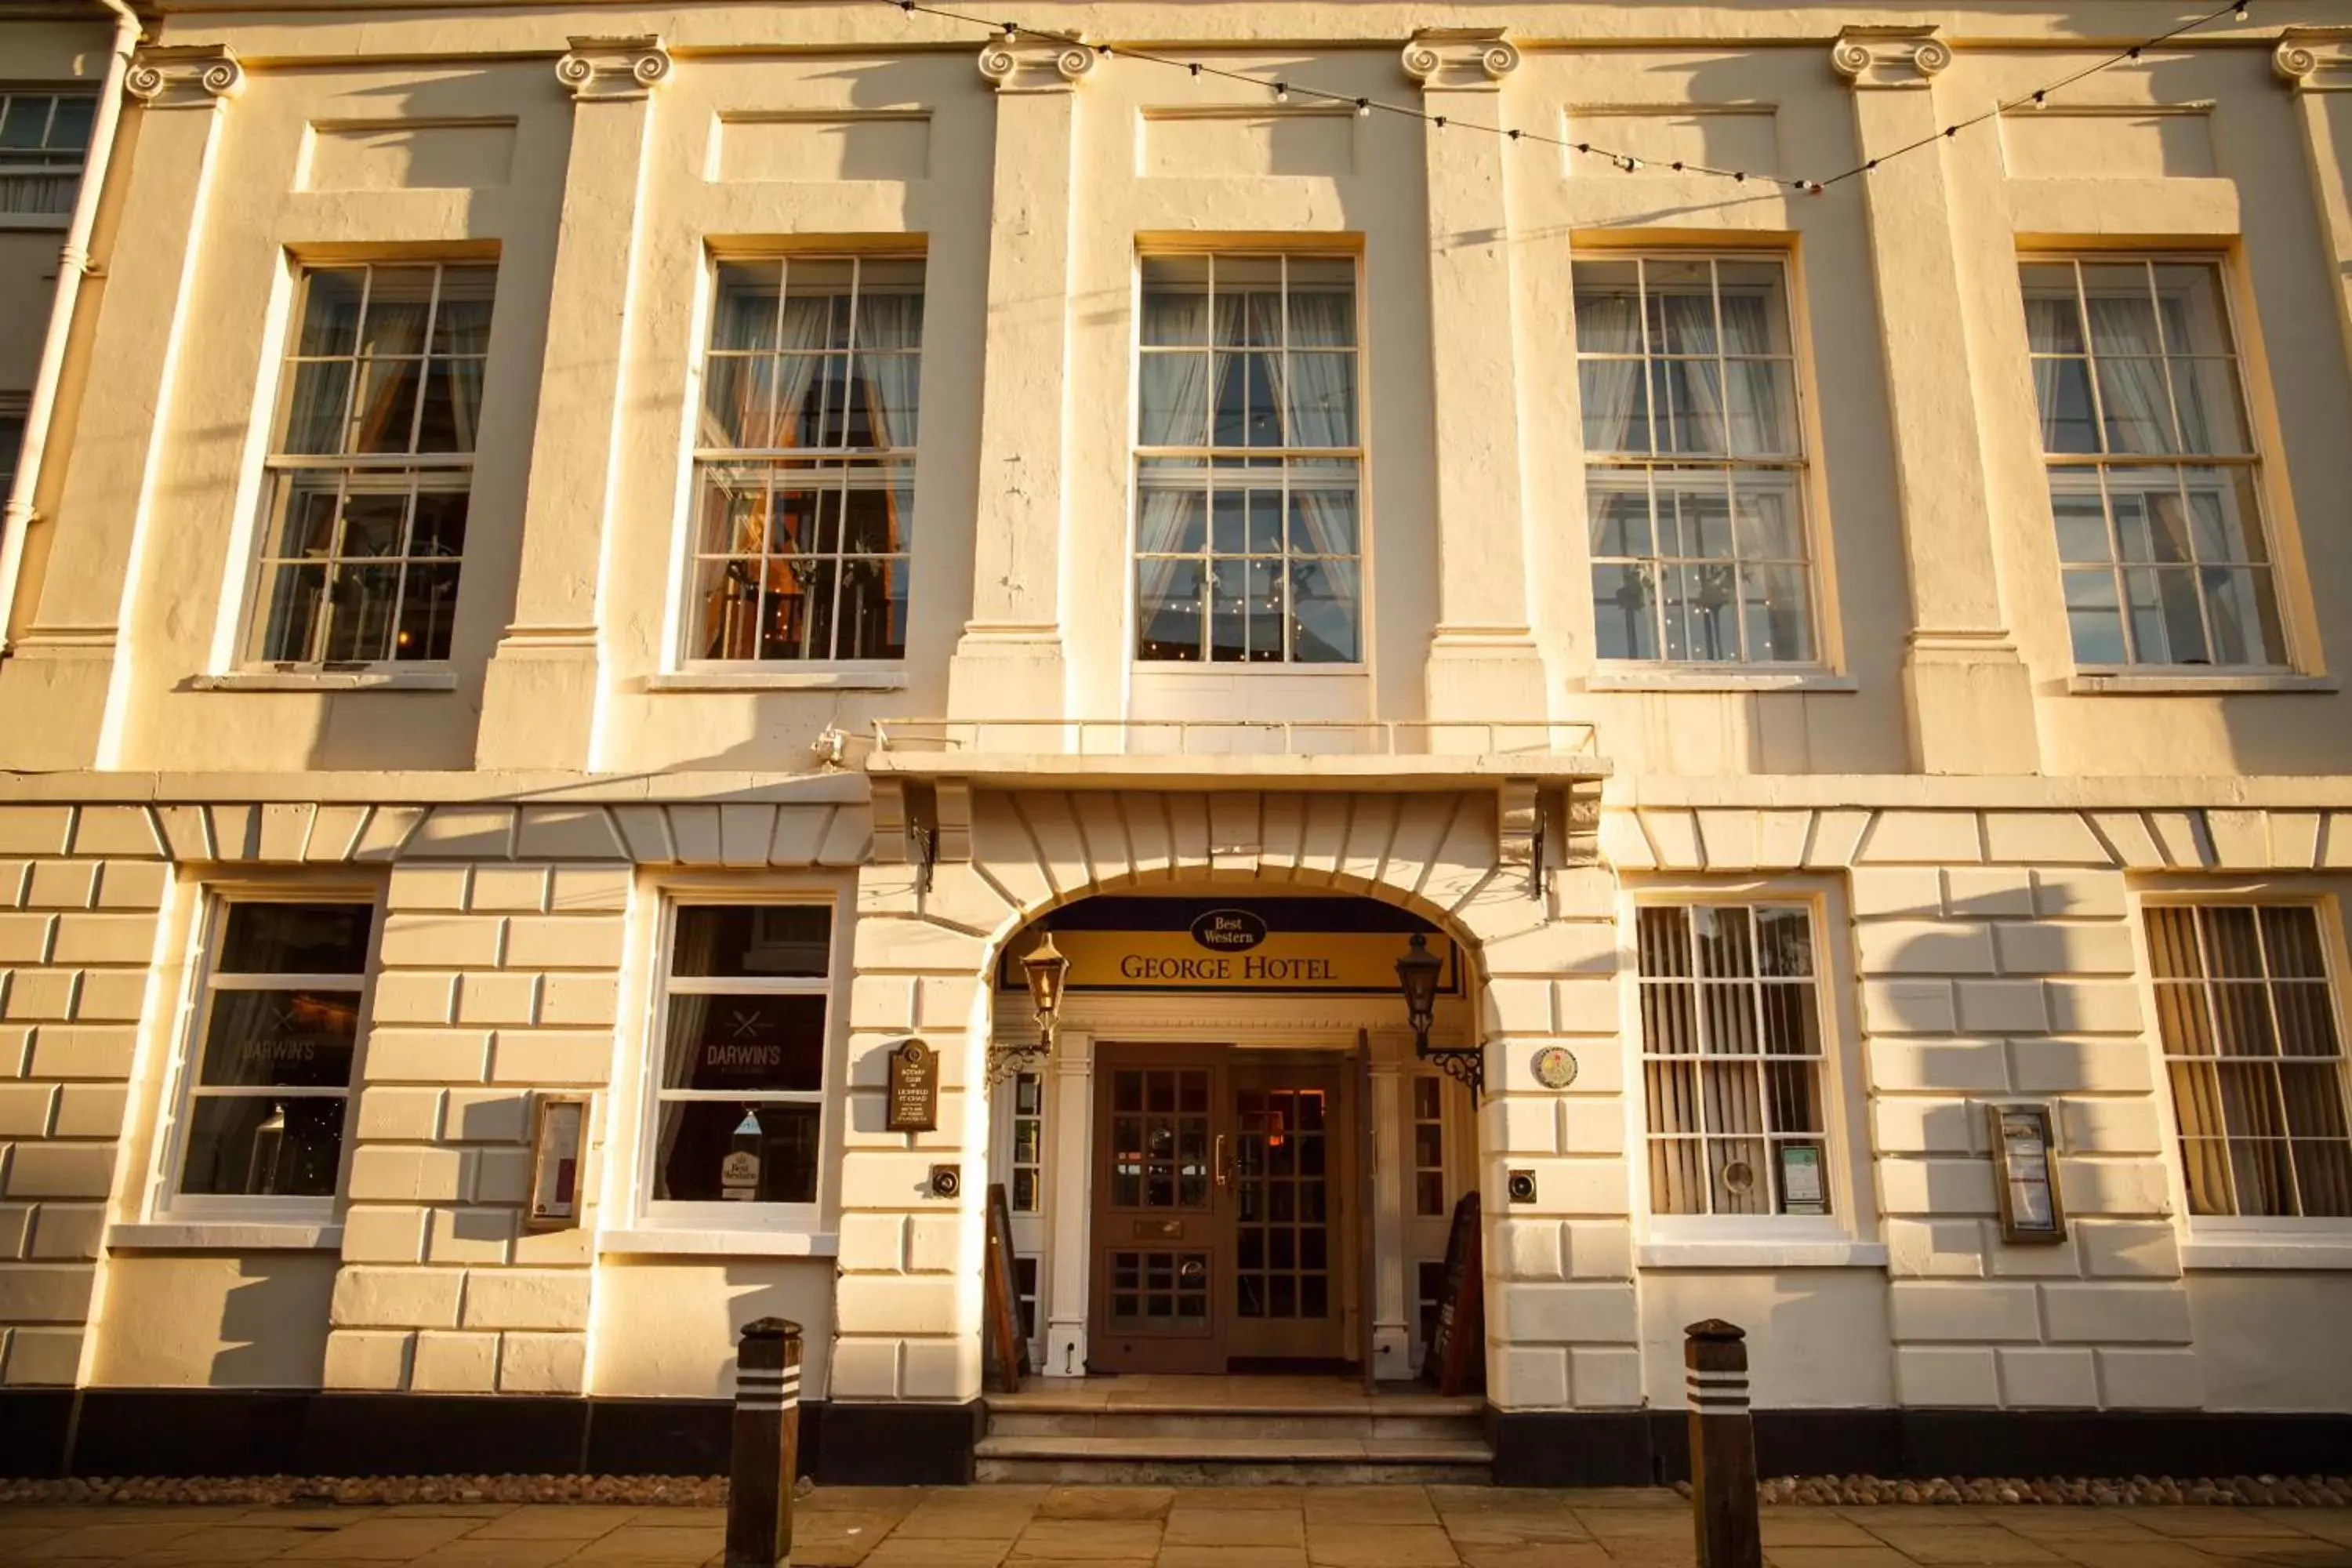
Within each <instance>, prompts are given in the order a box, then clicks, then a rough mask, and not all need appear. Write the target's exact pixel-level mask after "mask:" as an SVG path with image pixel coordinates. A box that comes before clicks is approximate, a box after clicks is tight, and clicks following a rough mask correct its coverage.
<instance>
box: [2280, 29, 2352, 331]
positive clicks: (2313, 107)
mask: <svg viewBox="0 0 2352 1568" xmlns="http://www.w3.org/2000/svg"><path fill="white" fill-rule="evenodd" d="M2271 66H2272V68H2273V69H2274V70H2276V71H2277V72H2278V74H2279V78H2280V79H2281V80H2283V81H2284V82H2285V84H2286V85H2287V88H2288V89H2289V90H2291V91H2292V92H2293V93H2294V96H2295V109H2296V110H2297V113H2296V115H2295V118H2296V119H2297V120H2298V121H2301V123H2302V126H2303V145H2304V155H2305V158H2306V159H2307V160H2308V162H2309V163H2310V166H2311V184H2312V191H2313V195H2314V197H2315V203H2316V205H2317V206H2318V208H2319V217H2320V224H2321V239H2322V240H2323V242H2324V243H2325V244H2326V247H2327V263H2328V272H2329V273H2330V275H2331V276H2333V277H2334V278H2335V279H2336V322H2337V325H2338V327H2339V328H2340V330H2341V331H2342V332H2343V336H2344V349H2345V353H2346V355H2347V358H2352V26H2335V27H2289V28H2287V29H2286V30H2285V31H2284V32H2283V33H2281V34H2280V35H2279V42H2278V47H2277V48H2276V49H2274V50H2273V51H2272V54H2271Z"/></svg>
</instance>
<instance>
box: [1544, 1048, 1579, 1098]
mask: <svg viewBox="0 0 2352 1568" xmlns="http://www.w3.org/2000/svg"><path fill="white" fill-rule="evenodd" d="M1535 1069H1536V1081H1537V1082H1538V1083H1539V1084H1541V1085H1543V1086H1544V1087H1545V1088H1546V1089H1566V1088H1567V1087H1568V1086H1569V1085H1570V1084H1572V1083H1574V1082H1575V1081H1576V1053H1575V1052H1573V1051H1571V1050H1570V1049H1569V1048H1568V1047H1566V1046H1546V1047H1544V1048H1543V1049H1541V1050H1539V1051H1538V1052H1537V1053H1536V1059H1535Z"/></svg>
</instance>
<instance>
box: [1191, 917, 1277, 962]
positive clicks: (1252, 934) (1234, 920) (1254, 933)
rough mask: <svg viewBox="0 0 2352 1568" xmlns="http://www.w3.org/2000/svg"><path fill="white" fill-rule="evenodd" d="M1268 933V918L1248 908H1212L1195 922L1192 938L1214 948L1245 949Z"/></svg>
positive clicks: (1230, 950) (1239, 950)
mask: <svg viewBox="0 0 2352 1568" xmlns="http://www.w3.org/2000/svg"><path fill="white" fill-rule="evenodd" d="M1265 934H1266V933H1265V921H1262V920H1260V919H1258V917H1257V916H1255V915H1254V914H1252V913H1250V912H1249V910H1210V911H1209V912H1208V913H1207V914H1205V915H1202V917H1201V918H1200V919H1199V920H1196V921H1193V922H1192V940H1193V941H1194V942H1199V943H1200V944H1201V945H1202V947H1205V948H1207V949H1208V950H1209V951H1210V952H1246V951H1248V950H1249V949H1251V948H1253V947H1255V946H1256V945H1257V944H1258V943H1260V942H1264V941H1265Z"/></svg>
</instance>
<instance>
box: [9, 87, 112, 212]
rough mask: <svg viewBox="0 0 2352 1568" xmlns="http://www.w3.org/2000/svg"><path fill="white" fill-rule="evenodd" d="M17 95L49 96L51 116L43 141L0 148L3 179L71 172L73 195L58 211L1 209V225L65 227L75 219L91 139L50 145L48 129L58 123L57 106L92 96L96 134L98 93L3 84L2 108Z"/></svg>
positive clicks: (92, 132) (86, 168)
mask: <svg viewBox="0 0 2352 1568" xmlns="http://www.w3.org/2000/svg"><path fill="white" fill-rule="evenodd" d="M18 98H46V99H48V100H51V101H50V107H49V116H48V119H47V121H46V122H45V123H44V126H43V130H42V142H43V145H41V146H39V147H13V148H6V149H0V180H5V179H8V178H10V177H12V176H15V177H25V178H31V179H56V178H58V177H60V176H64V175H71V176H72V178H73V182H74V185H73V189H74V199H72V200H68V202H67V203H66V205H65V206H64V208H63V209H62V210H60V211H58V212H0V229H12V228H65V227H67V226H69V225H70V224H71V223H72V222H73V211H74V205H75V200H78V199H79V195H80V190H81V182H82V181H83V180H84V179H86V178H88V177H89V142H83V143H82V144H81V145H80V146H79V147H76V148H72V149H63V148H56V147H51V146H48V145H47V139H48V135H49V132H52V131H54V130H55V129H56V126H57V106H58V104H59V103H62V102H63V101H64V100H68V99H87V100H89V102H90V105H91V110H90V120H91V134H92V135H95V134H97V103H98V95H97V94H96V93H95V92H91V91H89V90H88V89H75V88H68V87H63V86H51V85H47V84H42V83H27V84H25V85H23V86H19V87H12V88H0V112H5V110H6V109H7V105H8V100H11V99H18ZM68 151H69V152H70V153H71V154H72V155H71V157H70V158H69V159H68V157H66V156H65V155H64V154H65V153H67V152H68Z"/></svg>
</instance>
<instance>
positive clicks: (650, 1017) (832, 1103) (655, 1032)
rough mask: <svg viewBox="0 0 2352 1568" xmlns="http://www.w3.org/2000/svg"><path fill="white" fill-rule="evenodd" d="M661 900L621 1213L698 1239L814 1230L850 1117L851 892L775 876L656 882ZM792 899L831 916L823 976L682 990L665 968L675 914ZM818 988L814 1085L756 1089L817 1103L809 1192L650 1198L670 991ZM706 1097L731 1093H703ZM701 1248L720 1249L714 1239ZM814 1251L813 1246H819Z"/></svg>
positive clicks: (700, 984) (814, 991)
mask: <svg viewBox="0 0 2352 1568" xmlns="http://www.w3.org/2000/svg"><path fill="white" fill-rule="evenodd" d="M656 892H657V896H658V898H659V900H660V904H659V915H658V919H657V920H656V929H655V937H654V951H653V954H652V967H651V971H650V983H649V984H647V986H646V1014H645V1034H644V1039H645V1044H646V1048H645V1049H644V1051H642V1052H641V1053H640V1058H641V1059H640V1063H639V1071H638V1074H637V1099H638V1102H639V1103H638V1107H637V1115H636V1139H637V1150H636V1157H635V1160H634V1161H632V1162H631V1163H630V1182H631V1201H630V1202H629V1204H628V1205H627V1212H628V1213H629V1214H630V1215H632V1216H633V1228H636V1229H640V1230H642V1231H645V1232H663V1231H667V1232H672V1233H676V1234H679V1235H687V1234H693V1235H697V1236H701V1237H726V1236H745V1237H756V1236H777V1235H791V1236H798V1237H816V1236H818V1235H820V1234H822V1233H824V1230H825V1220H826V1216H828V1215H832V1214H834V1213H835V1205H837V1203H838V1201H839V1184H840V1179H841V1178H840V1165H841V1154H842V1149H843V1142H844V1137H843V1135H844V1133H845V1131H846V1130H845V1127H844V1126H843V1122H844V1121H845V1119H846V1118H847V1117H848V1115H849V1097H848V1094H847V1092H846V1083H847V1066H846V1062H847V1046H848V1038H849V1005H848V997H849V982H850V979H851V959H852V954H853V952H854V938H855V934H856V933H855V930H854V926H853V920H854V916H855V914H856V895H855V892H854V890H853V889H846V888H843V887H840V886H837V885H824V884H817V883H797V882H795V883H783V884H777V885H768V886H760V887H747V886H740V885H730V884H728V883H727V882H725V881H723V880H719V881H704V880H699V879H698V880H693V881H678V882H672V883H666V884H664V885H662V886H661V887H659V888H658V889H656ZM762 905H766V906H771V907H779V906H800V907H803V908H822V909H824V910H826V911H827V912H828V914H830V916H831V917H832V928H831V931H830V935H829V941H828V943H827V950H826V956H825V969H826V973H825V974H824V977H823V978H821V979H810V978H804V977H792V978H786V977H783V976H772V977H766V978H743V979H733V978H730V979H724V980H721V979H718V978H715V977H714V978H710V979H692V980H689V981H688V984H687V985H686V987H685V989H684V990H683V991H679V990H677V978H676V977H674V976H673V975H672V974H671V973H670V966H671V964H672V963H674V962H675V949H676V943H677V912H678V910H681V909H687V908H697V907H709V906H719V907H730V908H733V907H742V908H756V907H759V906H762ZM696 993H706V994H732V995H744V994H754V993H757V994H766V995H794V996H809V995H814V996H822V997H823V998H824V1004H825V1014H824V1066H823V1072H822V1075H821V1076H820V1078H819V1080H818V1086H817V1088H816V1089H813V1090H810V1089H777V1090H772V1091H771V1090H762V1091H761V1099H763V1100H773V1101H775V1102H777V1103H780V1104H781V1103H794V1104H809V1105H814V1106H815V1107H816V1108H817V1115H818V1118H819V1120H818V1123H817V1169H816V1191H815V1194H814V1196H813V1198H812V1200H811V1201H810V1202H807V1203H800V1204H761V1203H730V1202H727V1201H726V1200H724V1199H719V1200H715V1201H709V1202H689V1201H680V1200H675V1199H668V1198H656V1197H655V1196H654V1190H655V1186H656V1172H655V1170H654V1159H655V1156H656V1152H658V1150H659V1149H660V1147H661V1108H662V1100H663V1092H664V1091H663V1089H662V1082H661V1080H662V1065H663V1062H664V1061H665V1060H666V1059H667V1054H668V1050H669V999H670V997H671V995H672V994H696ZM704 1092H706V1093H709V1094H710V1098H712V1099H714V1100H717V1099H732V1100H738V1101H740V1100H741V1099H742V1096H740V1095H733V1096H722V1095H719V1094H716V1093H712V1092H711V1091H704ZM709 1250H726V1248H724V1247H712V1248H709ZM820 1250H821V1249H820Z"/></svg>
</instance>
